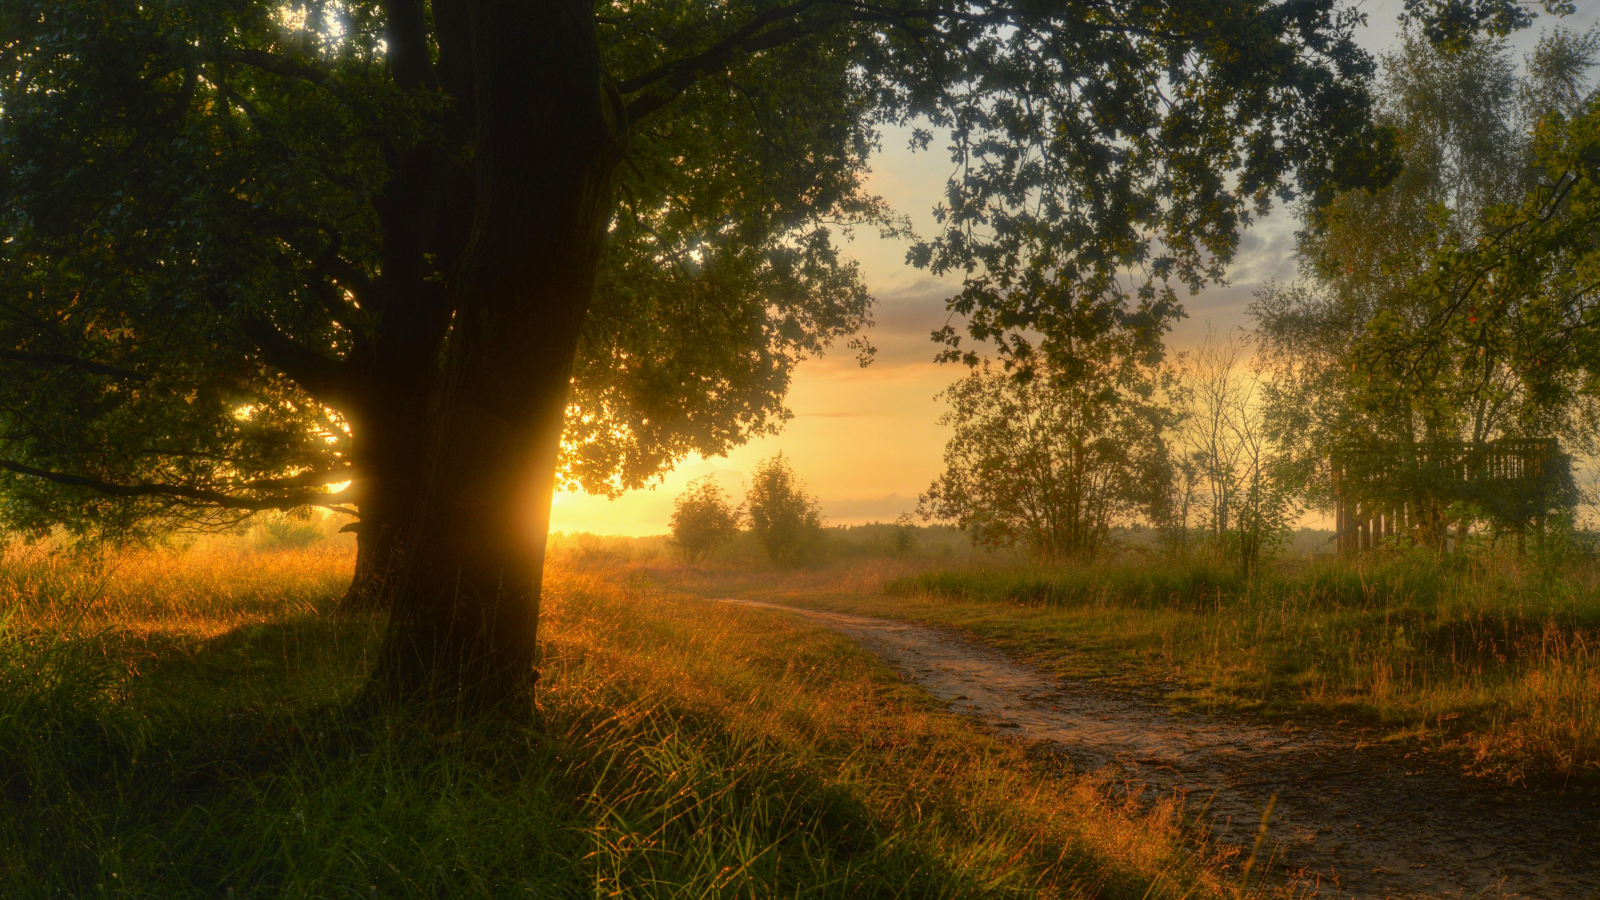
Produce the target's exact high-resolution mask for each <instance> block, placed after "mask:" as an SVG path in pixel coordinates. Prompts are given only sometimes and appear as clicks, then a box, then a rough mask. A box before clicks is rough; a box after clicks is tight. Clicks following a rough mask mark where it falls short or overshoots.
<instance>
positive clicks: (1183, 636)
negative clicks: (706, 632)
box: [656, 555, 1600, 782]
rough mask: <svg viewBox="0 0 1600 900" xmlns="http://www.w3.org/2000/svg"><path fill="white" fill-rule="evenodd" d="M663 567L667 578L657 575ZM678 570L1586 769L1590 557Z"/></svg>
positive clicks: (1474, 757)
mask: <svg viewBox="0 0 1600 900" xmlns="http://www.w3.org/2000/svg"><path fill="white" fill-rule="evenodd" d="M656 577H657V579H658V580H666V581H671V580H672V577H671V576H670V575H667V574H666V573H661V574H658V575H657V576H656ZM683 584H684V587H685V588H687V589H690V590H695V591H697V592H701V593H734V594H743V595H747V596H755V597H762V598H765V599H770V600H777V601H780V602H791V603H799V604H803V605H809V606H814V607H818V608H827V609H833V610H840V611H850V612H858V613H865V614H869V615H880V616H888V617H903V618H909V619H913V620H917V621H921V622H925V623H928V624H932V625H939V626H944V627H949V628H956V629H961V630H964V631H968V632H971V633H972V634H974V635H976V636H978V637H979V638H981V639H982V640H984V641H986V642H988V643H990V644H992V645H994V646H997V647H999V648H1001V649H1004V650H1006V651H1009V652H1011V653H1013V654H1016V655H1019V656H1021V657H1024V658H1026V659H1029V660H1030V661H1032V662H1034V663H1035V664H1038V665H1041V666H1044V667H1046V668H1049V669H1052V670H1055V671H1057V672H1059V673H1060V674H1062V675H1065V676H1070V677H1080V678H1082V677H1087V678H1097V679H1105V680H1109V681H1113V682H1117V683H1122V684H1128V685H1133V686H1137V687H1141V688H1148V689H1153V690H1157V691H1160V692H1162V693H1163V694H1165V695H1166V696H1168V697H1169V698H1171V699H1172V700H1173V702H1174V703H1175V704H1179V705H1184V706H1190V707H1201V708H1228V709H1236V710H1247V711H1250V712H1252V713H1255V714H1260V715H1266V716H1281V715H1313V716H1316V717H1319V718H1322V719H1324V720H1332V721H1339V722H1345V723H1352V724H1357V725H1361V726H1365V727H1370V728H1371V729H1372V735H1373V738H1374V739H1391V740H1408V741H1420V742H1421V743H1422V744H1423V745H1424V746H1427V747H1430V748H1432V749H1435V750H1439V751H1442V752H1444V753H1446V754H1448V755H1449V756H1450V757H1452V758H1453V759H1456V760H1459V761H1460V762H1462V763H1463V764H1464V765H1465V766H1466V767H1467V768H1469V769H1470V770H1472V771H1475V772H1478V773H1482V774H1489V775H1492V776H1494V777H1496V778H1503V779H1509V780H1511V781H1514V782H1515V781H1526V780H1541V781H1543V780H1552V779H1553V780H1558V781H1568V780H1571V779H1578V780H1581V781H1589V782H1600V567H1597V566H1596V565H1594V564H1592V563H1568V564H1563V565H1561V566H1559V567H1548V566H1546V567H1540V566H1538V565H1535V564H1534V563H1533V561H1532V560H1528V561H1524V562H1521V563H1519V562H1517V561H1515V560H1505V559H1495V560H1485V561H1478V562H1449V561H1440V560H1437V559H1434V558H1432V557H1428V556H1421V555H1419V556H1403V557H1398V558H1391V559H1387V560H1382V561H1372V562H1369V563H1365V564H1363V565H1359V566H1352V565H1341V564H1338V563H1333V562H1327V563H1320V564H1314V565H1312V564H1294V565H1287V566H1284V567H1281V568H1275V569H1272V570H1270V571H1267V572H1265V573H1263V574H1262V575H1261V576H1259V577H1258V578H1256V579H1253V580H1247V579H1245V578H1242V577H1240V576H1239V575H1237V574H1235V573H1233V572H1232V571H1229V570H1227V569H1219V568H1215V567H1212V566H1208V565H1204V564H1194V565H1176V564H1160V563H1151V562H1148V561H1144V562H1127V563H1122V564H1107V565H1104V566H1096V567H1089V568H1062V569H1037V568H1026V567H1014V566H1013V567H988V568H986V567H982V566H973V567H965V568H954V569H951V568H928V567H927V566H926V565H917V564H915V563H900V564H894V563H880V564H878V565H876V566H866V567H857V568H855V569H849V570H843V569H840V570H832V571H818V572H801V573H795V574H793V575H790V576H784V577H776V578H768V579H765V580H762V579H758V578H754V577H752V576H751V575H749V574H747V573H742V572H735V571H724V572H707V573H702V574H700V575H698V576H695V577H689V578H688V580H686V581H684V582H683Z"/></svg>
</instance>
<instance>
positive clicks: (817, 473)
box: [550, 0, 1600, 536]
mask: <svg viewBox="0 0 1600 900" xmlns="http://www.w3.org/2000/svg"><path fill="white" fill-rule="evenodd" d="M1402 3H1403V0H1381V2H1379V0H1369V2H1366V3H1362V4H1361V8H1362V10H1363V11H1364V12H1365V13H1366V14H1367V25H1366V26H1365V27H1364V28H1363V29H1362V31H1361V32H1360V34H1359V35H1358V38H1359V40H1360V42H1361V43H1362V44H1363V46H1365V47H1366V48H1367V49H1368V50H1369V51H1371V52H1373V53H1382V52H1383V51H1385V50H1387V49H1390V48H1392V47H1393V46H1394V44H1395V43H1396V40H1397V34H1398V30H1399V26H1398V25H1397V24H1396V17H1397V16H1398V14H1399V12H1400V9H1401V7H1402ZM1578 5H1579V10H1578V12H1577V14H1576V15H1573V16H1569V17H1566V18H1565V19H1563V20H1560V22H1559V24H1560V25H1562V26H1563V27H1567V28H1573V29H1576V30H1580V31H1581V30H1585V29H1587V28H1590V27H1593V26H1594V25H1595V23H1596V20H1597V18H1600V0H1586V2H1582V3H1579V4H1578ZM1553 24H1556V23H1555V20H1552V19H1551V18H1549V17H1547V16H1542V17H1541V18H1540V19H1539V20H1538V21H1536V22H1535V24H1534V27H1533V28H1532V29H1529V30H1528V31H1525V32H1522V33H1521V34H1519V35H1517V36H1516V37H1515V38H1514V40H1513V44H1514V45H1516V46H1517V47H1519V48H1528V47H1531V46H1532V45H1533V43H1534V42H1535V41H1536V40H1537V39H1538V35H1539V32H1540V31H1541V30H1543V29H1548V28H1549V27H1551V26H1552V25H1553ZM906 137H907V136H906V135H905V134H901V133H895V132H886V133H885V134H884V136H883V149H882V151H881V152H880V153H879V154H878V155H877V156H876V157H875V159H874V162H873V171H872V175H871V182H870V185H869V187H870V189H871V190H872V191H874V192H875V193H877V194H879V195H880V196H882V197H884V198H885V199H886V200H888V201H889V202H890V204H891V205H893V206H894V207H895V208H896V209H897V210H898V211H900V212H903V213H905V214H906V215H908V216H910V217H911V220H912V223H913V225H914V226H915V227H916V230H917V231H918V232H919V233H920V234H923V235H929V234H932V233H933V231H934V229H933V227H932V226H933V218H932V213H931V211H932V209H933V207H934V205H935V204H936V203H937V202H938V200H939V196H940V192H941V190H942V188H943V186H944V184H945V182H946V180H947V179H948V178H949V176H950V173H951V164H950V162H949V158H948V156H947V154H945V153H944V152H943V151H942V149H940V145H939V143H938V141H937V140H935V142H934V145H933V147H932V148H930V149H929V150H927V151H922V152H915V153H914V152H911V151H910V150H909V149H908V148H907V147H906ZM1296 227H1297V223H1296V222H1295V220H1294V219H1293V217H1292V216H1291V215H1289V214H1287V213H1285V212H1283V211H1279V212H1276V213H1274V214H1271V215H1268V216H1267V217H1265V218H1264V219H1262V220H1260V221H1258V222H1257V223H1256V225H1255V226H1254V227H1253V228H1252V229H1251V230H1250V231H1248V232H1246V233H1245V234H1244V236H1243V238H1242V240H1241V243H1240V248H1239V253H1238V256H1237V258H1236V259H1235V261H1234V263H1233V265H1232V266H1231V268H1230V269H1229V272H1228V283H1227V284H1225V285H1219V286H1211V287H1208V288H1206V289H1204V290H1202V291H1201V292H1200V293H1199V294H1196V295H1193V296H1188V297H1186V298H1184V305H1185V307H1186V309H1187V311H1188V317H1187V318H1186V319H1185V320H1183V321H1181V322H1179V323H1178V325H1177V326H1176V327H1175V328H1174V329H1173V332H1172V333H1171V335H1169V345H1170V346H1171V347H1172V348H1173V349H1174V350H1182V349H1184V348H1186V347H1191V346H1193V345H1194V344H1196V343H1197V342H1198V341H1199V340H1200V339H1201V338H1202V337H1204V335H1205V333H1206V331H1207V330H1208V329H1210V328H1216V329H1218V330H1230V329H1233V328H1238V327H1248V325H1249V318H1248V316H1247V315H1246V314H1245V308H1246V307H1247V306H1248V305H1249V303H1250V299H1251V297H1252V295H1253V294H1254V292H1255V291H1256V290H1257V289H1259V288H1260V287H1261V286H1263V285H1265V284H1267V283H1269V282H1271V281H1273V280H1278V281H1288V280H1292V279H1293V278H1294V275H1295V266H1296V263H1295V259H1294V231H1295V228H1296ZM849 248H850V252H851V254H852V255H853V256H854V257H855V258H856V259H857V260H858V261H859V262H860V264H861V269H862V273H863V275H864V277H865V280H866V283H867V287H868V288H869V290H871V292H872V294H873V296H874V297H876V298H877V301H878V305H877V308H876V311H875V313H874V319H875V324H874V325H873V326H872V328H871V329H870V330H869V331H868V332H867V335H868V337H869V338H870V339H871V341H872V342H873V344H874V345H875V346H876V347H877V348H878V353H877V356H876V358H875V359H874V360H873V362H872V364H871V365H870V366H868V367H867V368H864V369H863V368H861V367H859V366H858V365H857V363H856V361H855V358H854V355H853V354H852V353H850V352H849V351H847V350H844V349H843V348H840V349H839V351H838V352H835V353H831V354H828V355H826V356H823V357H821V358H816V359H810V360H807V361H805V362H803V363H801V364H800V366H799V367H798V369H797V370H796V371H795V374H794V380H793V383H792V385H791V389H790V393H789V397H788V400H787V405H788V407H789V409H790V410H791V411H792V412H793V413H794V417H793V418H792V419H790V420H789V421H788V423H787V424H786V425H785V427H784V429H783V431H782V432H781V433H779V434H776V435H772V436H768V437H763V438H758V439H756V440H753V441H751V442H749V443H748V444H745V445H744V446H741V447H738V448H736V449H734V450H733V451H732V452H730V453H729V454H728V455H727V456H726V457H719V458H714V459H701V458H700V457H697V456H692V457H690V458H689V459H687V460H685V461H684V462H683V463H681V464H680V465H679V466H678V467H677V468H676V469H674V470H673V471H671V472H669V473H667V474H666V475H665V476H664V478H663V479H662V480H661V482H659V483H658V484H655V485H654V486H653V487H649V488H644V489H641V490H636V491H632V492H629V493H627V494H624V495H623V496H621V497H619V498H617V499H615V500H611V499H607V498H605V497H599V496H591V495H588V494H584V493H581V492H579V493H565V492H564V493H558V494H557V495H556V497H555V502H554V505H553V507H552V509H551V524H550V527H551V530H553V531H562V532H567V533H573V532H585V531H586V532H591V533H594V534H619V535H635V536H637V535H651V534H662V533H665V532H666V531H667V523H668V520H669V517H670V516H671V514H672V501H673V499H674V498H675V497H677V496H678V494H680V493H681V492H682V491H683V489H684V487H685V486H686V485H687V484H688V482H689V481H691V480H693V479H696V478H700V477H703V476H706V475H715V476H716V477H717V480H718V482H719V483H720V484H721V485H722V486H723V487H724V488H726V489H727V490H728V491H729V492H730V493H731V494H732V495H733V496H734V498H735V499H737V498H739V497H741V496H742V494H743V492H744V485H745V480H746V473H749V472H751V471H753V470H754V468H755V466H756V464H757V463H758V462H759V461H761V460H764V459H767V458H769V457H771V456H773V455H774V454H777V453H779V452H782V453H783V454H784V456H785V457H786V458H787V459H788V460H789V462H790V464H791V466H792V467H793V468H794V470H795V472H796V474H797V475H799V477H800V478H801V480H803V481H804V482H805V483H806V484H807V486H808V487H809V489H810V491H811V492H812V493H813V494H815V495H816V496H817V498H818V500H819V501H820V503H821V506H822V512H823V515H824V517H825V518H826V520H827V522H828V524H831V525H858V524H864V523H866V522H873V521H878V522H888V521H893V520H894V518H895V517H896V516H898V515H900V514H901V513H903V512H909V511H912V510H914V509H915V508H916V505H917V496H918V495H919V494H920V493H922V492H923V491H925V490H927V488H928V485H929V484H930V483H931V482H932V481H933V479H934V478H935V477H936V476H937V475H938V474H939V471H940V468H941V465H940V463H941V458H942V456H943V453H944V445H945V441H946V439H947V438H948V437H949V430H948V429H947V428H945V427H943V426H941V425H939V424H938V419H939V416H940V414H941V413H942V412H943V404H942V403H941V402H940V401H939V400H938V399H937V397H936V395H937V394H938V393H939V392H940V391H942V390H943V389H944V388H945V387H947V386H948V385H949V384H950V383H951V382H953V381H955V380H956V379H957V378H959V377H961V375H962V374H963V372H964V371H965V368H964V367H961V366H958V365H952V364H937V363H935V362H933V355H934V353H935V352H936V347H935V345H934V344H933V342H932V341H931V340H930V339H929V334H930V332H932V331H933V330H935V329H937V328H941V327H943V326H944V324H945V323H946V322H947V321H948V318H949V313H948V312H947V311H946V310H945V306H944V301H945V298H947V297H949V296H950V295H952V294H954V293H955V292H956V290H957V288H958V286H959V276H955V277H949V278H946V279H943V280H940V279H936V278H933V277H931V276H929V275H928V274H927V273H926V272H923V271H920V270H917V269H913V268H911V267H910V266H908V265H907V264H906V263H905V252H906V245H905V243H903V242H901V241H898V240H888V239H883V238H879V237H878V236H877V235H876V234H875V233H872V232H871V231H870V230H863V231H859V232H857V233H856V234H855V236H854V239H853V241H852V243H851V244H850V245H849Z"/></svg>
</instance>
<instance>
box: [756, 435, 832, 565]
mask: <svg viewBox="0 0 1600 900" xmlns="http://www.w3.org/2000/svg"><path fill="white" fill-rule="evenodd" d="M745 502H746V503H747V504H748V505H749V509H750V512H749V515H750V530H751V531H752V532H754V533H755V536H756V540H757V541H758V542H759V543H760V544H761V548H762V549H763V550H765V551H766V552H767V556H768V558H770V559H771V560H772V561H773V562H775V563H777V564H779V565H784V566H792V565H797V564H799V563H800V562H802V561H804V560H805V559H806V558H807V557H809V556H810V555H811V554H812V553H814V552H815V551H816V550H817V548H818V547H819V546H820V545H821V543H822V511H821V509H819V508H818V506H817V501H816V498H814V497H812V496H811V495H810V494H808V493H806V489H805V485H804V484H803V483H801V481H800V480H799V479H798V478H797V477H795V474H794V470H793V469H791V468H789V462H788V460H786V459H784V458H783V454H782V453H779V454H778V455H777V456H774V457H773V458H771V459H769V460H766V461H765V462H763V463H761V464H760V465H758V466H756V472H755V479H754V481H753V482H752V483H751V485H750V492H749V494H748V495H747V496H746V498H745Z"/></svg>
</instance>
